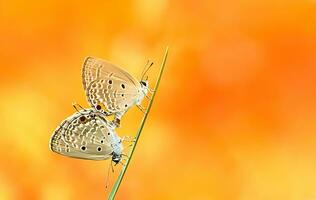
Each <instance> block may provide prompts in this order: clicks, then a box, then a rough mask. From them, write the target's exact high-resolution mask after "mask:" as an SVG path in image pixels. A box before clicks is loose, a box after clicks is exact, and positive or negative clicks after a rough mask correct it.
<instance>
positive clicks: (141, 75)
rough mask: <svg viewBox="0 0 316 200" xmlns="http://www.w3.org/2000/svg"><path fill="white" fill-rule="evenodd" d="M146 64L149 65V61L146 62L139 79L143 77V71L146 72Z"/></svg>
mask: <svg viewBox="0 0 316 200" xmlns="http://www.w3.org/2000/svg"><path fill="white" fill-rule="evenodd" d="M148 63H149V60H147V62H146V64H145V67H144V68H143V71H142V73H141V77H143V74H144V72H145V70H146V66H147V65H148Z"/></svg>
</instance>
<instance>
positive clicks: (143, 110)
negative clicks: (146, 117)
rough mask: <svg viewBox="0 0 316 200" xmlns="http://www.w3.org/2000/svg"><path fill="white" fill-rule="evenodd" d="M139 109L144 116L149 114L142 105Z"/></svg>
mask: <svg viewBox="0 0 316 200" xmlns="http://www.w3.org/2000/svg"><path fill="white" fill-rule="evenodd" d="M136 106H137V108H139V110H140V111H142V112H143V113H144V114H146V113H147V110H146V109H145V108H143V107H142V106H141V105H136Z"/></svg>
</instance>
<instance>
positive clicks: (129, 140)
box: [122, 136, 136, 142]
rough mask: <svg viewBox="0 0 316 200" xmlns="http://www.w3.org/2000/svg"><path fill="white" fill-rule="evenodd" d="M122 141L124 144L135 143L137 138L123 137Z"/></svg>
mask: <svg viewBox="0 0 316 200" xmlns="http://www.w3.org/2000/svg"><path fill="white" fill-rule="evenodd" d="M122 141H123V142H125V141H126V142H135V141H136V138H135V137H132V136H123V137H122Z"/></svg>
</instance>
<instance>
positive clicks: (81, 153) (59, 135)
mask: <svg viewBox="0 0 316 200" xmlns="http://www.w3.org/2000/svg"><path fill="white" fill-rule="evenodd" d="M113 136H116V133H115V131H114V129H113V128H112V127H111V126H110V124H109V122H107V121H106V119H104V118H103V117H102V116H100V115H99V113H96V112H95V111H93V110H84V111H80V112H76V113H75V114H73V115H72V116H70V117H68V118H67V119H66V120H64V121H63V122H62V123H61V125H60V126H59V127H58V128H57V129H56V130H55V131H54V133H53V135H52V137H51V141H50V149H51V150H52V151H53V152H56V153H58V154H61V155H64V156H69V157H74V158H80V159H88V160H104V159H108V158H110V157H111V156H112V152H113V147H112V145H113V143H114V141H113Z"/></svg>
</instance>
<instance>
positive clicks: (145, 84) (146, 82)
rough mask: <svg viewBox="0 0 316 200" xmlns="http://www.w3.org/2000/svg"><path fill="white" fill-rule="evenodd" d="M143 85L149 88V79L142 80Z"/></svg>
mask: <svg viewBox="0 0 316 200" xmlns="http://www.w3.org/2000/svg"><path fill="white" fill-rule="evenodd" d="M140 84H141V86H142V87H145V88H148V80H143V81H140Z"/></svg>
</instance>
